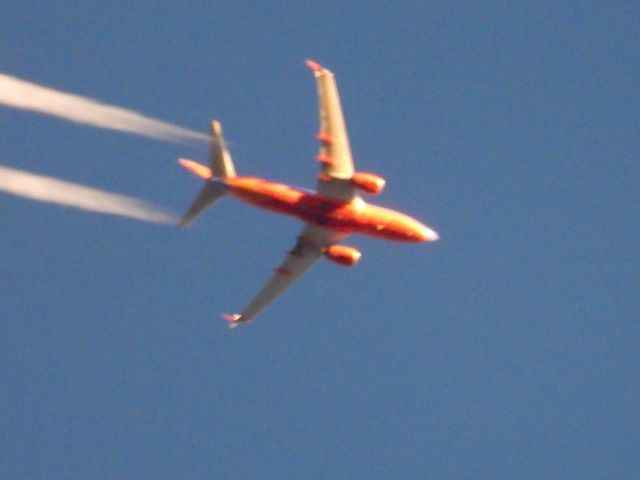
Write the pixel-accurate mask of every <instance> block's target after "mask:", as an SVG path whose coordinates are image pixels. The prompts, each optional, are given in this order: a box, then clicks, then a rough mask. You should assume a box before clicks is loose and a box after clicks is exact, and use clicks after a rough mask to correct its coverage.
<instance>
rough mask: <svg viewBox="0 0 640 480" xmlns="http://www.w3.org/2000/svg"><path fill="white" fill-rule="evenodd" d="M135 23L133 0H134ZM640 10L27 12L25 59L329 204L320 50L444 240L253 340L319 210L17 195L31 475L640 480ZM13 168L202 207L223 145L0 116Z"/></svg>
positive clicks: (3, 200) (4, 396)
mask: <svg viewBox="0 0 640 480" xmlns="http://www.w3.org/2000/svg"><path fill="white" fill-rule="evenodd" d="M118 4H120V5H118ZM639 26H640V7H639V6H638V4H637V3H636V2H623V1H612V2H590V1H585V2H579V3H578V2H560V4H558V3H557V2H493V3H491V4H484V3H483V4H479V3H476V2H399V3H395V4H394V5H392V4H391V3H388V4H380V5H378V6H375V5H372V4H370V3H369V2H351V3H349V4H348V5H345V4H342V3H339V2H300V3H295V4H294V3H293V2H291V3H288V2H281V3H279V4H276V5H274V6H264V5H263V4H262V3H258V2H256V3H253V2H215V3H213V4H212V2H190V3H189V5H188V6H185V5H184V4H183V3H182V2H169V3H168V4H167V5H164V6H160V5H158V4H157V3H156V2H136V4H135V6H130V5H128V4H127V3H125V2H108V4H107V3H105V4H104V5H98V6H96V5H90V4H82V5H80V4H78V3H77V2H29V4H28V5H27V4H22V3H17V2H16V3H15V4H14V5H12V6H9V7H5V8H4V9H3V15H2V16H0V31H2V35H0V52H2V55H1V58H2V61H1V63H0V65H1V67H0V71H2V72H4V73H8V74H11V75H15V76H18V77H21V78H25V79H29V80H31V81H33V82H37V83H41V84H44V85H47V86H50V87H54V88H58V89H61V90H65V91H69V92H74V93H77V94H80V95H85V96H89V97H93V98H97V99H100V100H103V101H105V102H108V103H112V104H116V105H121V106H126V107H128V108H132V109H135V110H138V111H141V112H144V113H145V114H147V115H150V116H153V117H157V118H160V119H163V120H167V121H171V122H175V123H177V124H180V125H183V126H186V127H188V128H193V129H197V130H202V131H205V130H206V128H207V125H208V122H209V120H210V119H211V118H218V119H220V120H221V121H222V122H223V125H224V128H225V133H226V136H227V138H228V140H229V142H230V143H232V152H233V155H234V158H235V161H236V167H237V169H238V171H239V172H240V173H244V174H250V175H259V176H264V177H267V178H272V179H277V180H281V181H285V182H288V183H292V184H295V185H299V186H303V187H312V186H313V185H314V180H315V175H316V169H317V166H316V164H315V162H314V160H313V157H314V155H315V153H316V143H315V140H314V138H313V136H314V134H315V132H316V130H317V112H316V97H315V87H314V81H313V77H312V75H311V74H310V72H309V71H308V70H307V69H306V68H305V66H304V64H303V60H304V59H305V58H314V59H317V60H318V61H320V62H322V63H323V64H325V65H327V66H328V67H329V68H331V69H332V70H333V71H334V72H335V73H336V75H337V79H338V84H339V87H340V91H341V95H342V100H343V106H344V110H345V114H346V120H347V123H348V127H349V132H350V136H351V144H352V149H353V152H354V157H355V161H356V166H357V167H359V168H361V169H362V170H370V171H375V172H378V173H380V174H382V175H383V176H385V177H386V178H387V188H386V190H385V192H384V193H383V194H382V195H381V196H380V198H379V199H376V200H377V201H379V203H381V204H383V205H386V206H391V207H395V208H399V209H402V210H404V211H407V212H409V213H411V214H412V215H414V216H416V217H418V218H420V219H422V220H424V221H425V222H427V223H429V224H430V225H433V226H434V228H436V229H437V230H438V232H439V233H440V235H441V240H440V241H439V242H438V243H436V244H432V245H395V244H387V243H385V242H381V241H377V240H374V239H367V238H358V237H353V238H350V239H348V240H347V241H346V243H347V244H348V245H353V246H355V247H357V248H358V249H361V250H362V252H363V258H362V261H361V263H360V265H358V266H357V267H355V268H353V269H351V270H348V269H344V268H340V267H338V266H335V265H333V264H329V263H328V262H323V263H321V264H320V265H318V266H317V267H316V268H315V269H314V270H313V271H311V272H310V273H309V274H308V275H307V276H306V277H305V278H304V279H303V280H302V281H301V282H300V283H299V284H298V285H296V286H295V287H294V289H293V290H291V291H290V292H289V293H288V294H286V295H285V296H284V297H283V298H282V299H280V300H279V301H278V302H277V303H276V304H274V305H273V306H272V307H271V308H270V309H269V310H268V311H267V312H265V314H263V315H262V316H261V317H260V318H259V319H258V320H256V321H255V322H254V323H253V324H251V325H250V326H248V327H247V328H238V329H236V330H234V331H229V330H228V329H227V327H226V325H225V323H224V322H223V321H221V320H220V319H219V314H220V313H221V312H224V311H235V310H236V309H238V308H239V307H241V306H242V305H244V303H245V302H246V301H247V300H248V299H249V298H250V297H251V296H252V295H253V294H254V293H255V292H256V291H257V289H258V288H259V287H260V286H261V284H262V283H263V282H264V281H265V280H266V279H267V278H268V276H269V275H270V269H271V268H272V267H274V266H276V265H278V264H279V263H280V261H281V259H282V256H283V255H284V252H285V251H286V250H287V249H288V248H289V247H290V246H291V245H292V244H293V242H294V237H295V235H296V234H297V232H298V229H299V228H300V227H299V225H298V224H297V223H296V222H295V221H294V220H292V219H289V218H284V217H278V216H275V215H272V214H268V213H264V212H260V211H257V210H253V209H251V208H249V207H246V206H244V205H241V204H238V203H235V202H233V201H232V200H224V201H222V202H221V203H220V204H219V206H216V207H215V208H214V209H212V210H211V211H210V212H208V213H207V214H206V215H205V216H204V217H203V218H201V219H200V220H199V221H198V223H197V224H196V225H194V226H193V227H192V228H190V229H188V230H186V231H182V230H177V229H173V228H168V227H161V226H156V225H150V224H145V223H138V222H135V221H132V220H127V219H121V218H116V217H106V216H100V215H95V214H89V213H84V212H79V211H75V210H69V209H62V208H58V207H54V206H50V205H45V204H40V203H34V202H30V201H27V200H23V199H20V198H16V197H10V196H7V195H2V196H0V209H1V210H0V211H1V213H0V246H1V248H0V265H2V276H0V322H1V323H0V325H1V329H2V335H0V351H1V352H2V353H1V354H0V355H1V356H0V358H1V360H0V368H1V369H2V370H1V374H0V389H1V390H0V415H1V416H0V422H1V424H2V428H1V429H0V431H1V432H2V437H1V438H2V441H1V443H2V448H1V449H0V459H1V461H0V476H2V477H3V478H70V479H71V478H260V479H271V478H273V479H276V478H277V479H280V478H456V479H459V478H474V479H478V478H487V479H488V478H532V479H534V478H535V479H538V478H584V479H591V478H594V479H595V478H616V479H632V478H638V475H640V461H639V460H638V455H637V450H638V446H639V444H640V438H639V437H640V435H639V434H638V425H639V422H640V410H639V407H638V405H639V404H640V403H639V400H640V399H639V398H638V364H639V360H640V358H639V354H638V341H639V340H640V335H639V334H640V329H639V327H638V322H637V320H638V312H639V311H640V301H639V300H638V283H639V282H638V281H639V280H640V279H639V278H638V269H639V266H640V265H639V262H638V251H637V245H638V240H640V235H639V233H640V232H639V228H638V205H639V201H640V195H639V193H638V191H639V187H640V185H639V178H638V177H639V175H638V174H639V169H638V164H637V161H638V157H639V154H640V147H639V144H638V124H639V123H640V109H639V107H640V105H639V99H640V91H639V88H638V77H639V76H640V60H639V58H638V44H639V40H640V39H639V33H638V32H640V28H639ZM0 123H1V125H2V132H1V134H0V135H1V137H0V138H1V139H2V141H1V142H0V155H1V156H2V159H3V160H2V161H0V163H1V164H3V165H6V166H11V167H14V168H20V169H25V170H30V171H33V172H37V173H42V174H46V175H52V176H55V177H59V178H63V179H65V180H70V181H74V182H79V183H84V184H88V185H93V186H96V187H99V188H104V189H107V190H111V191H116V192H121V193H125V194H128V195H133V196H136V197H140V198H143V199H145V200H148V201H151V202H154V203H155V204H158V205H162V206H164V207H167V208H168V209H170V210H172V211H174V212H176V213H179V212H181V211H182V210H183V209H184V208H186V206H187V205H188V204H189V202H190V201H191V199H192V197H193V196H194V195H195V193H196V191H197V190H198V188H199V183H198V181H197V180H196V179H194V178H193V177H192V176H190V175H189V174H188V173H186V172H184V171H182V170H181V169H180V168H179V166H177V164H176V162H175V160H176V158H178V157H179V156H190V157H193V158H196V159H200V160H203V159H205V158H206V152H205V151H204V150H203V151H200V150H198V149H189V148H186V147H180V146H175V145H166V144H162V143H158V142H154V141H151V140H148V139H143V138H137V137H134V136H129V135H125V134H119V133H114V132H109V131H104V130H95V129H90V128H86V127H80V126H77V125H74V124H70V123H65V122H62V121H59V120H54V119H51V118H46V117H41V116H37V115H34V114H31V113H26V112H18V111H14V110H9V109H4V108H3V109H0Z"/></svg>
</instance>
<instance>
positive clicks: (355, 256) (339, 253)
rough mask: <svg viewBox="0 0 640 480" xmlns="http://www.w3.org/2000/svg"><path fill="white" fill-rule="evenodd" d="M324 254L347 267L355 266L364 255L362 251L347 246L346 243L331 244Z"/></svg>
mask: <svg viewBox="0 0 640 480" xmlns="http://www.w3.org/2000/svg"><path fill="white" fill-rule="evenodd" d="M324 255H325V256H326V257H327V258H328V259H329V260H331V261H332V262H335V263H337V264H338V265H343V266H345V267H353V266H354V265H355V264H356V263H358V261H359V260H360V257H361V256H362V254H361V253H360V251H358V250H356V249H355V248H353V247H347V246H345V245H331V246H330V247H329V248H327V250H326V251H325V252H324Z"/></svg>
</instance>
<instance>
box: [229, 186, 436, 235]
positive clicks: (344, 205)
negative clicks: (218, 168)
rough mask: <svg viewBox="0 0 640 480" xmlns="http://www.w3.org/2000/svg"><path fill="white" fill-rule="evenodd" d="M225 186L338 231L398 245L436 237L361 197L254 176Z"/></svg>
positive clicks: (236, 193) (252, 201)
mask: <svg viewBox="0 0 640 480" xmlns="http://www.w3.org/2000/svg"><path fill="white" fill-rule="evenodd" d="M225 183H226V185H227V187H228V189H229V193H230V194H231V195H233V196H234V197H236V198H238V199H240V200H242V201H244V202H246V203H249V204H251V205H254V206H256V207H259V208H263V209H265V210H270V211H273V212H277V213H281V214H285V215H290V216H294V217H297V218H299V219H301V220H303V221H305V222H310V223H313V224H315V225H319V226H322V227H325V228H329V229H331V230H335V231H339V232H344V233H348V234H351V233H360V234H363V235H369V236H372V237H378V238H383V239H386V240H394V241H398V242H425V241H429V240H434V235H436V234H435V232H433V230H431V229H429V228H428V227H427V226H426V225H423V224H422V223H420V222H419V221H417V220H415V219H414V218H411V217H409V216H408V215H405V214H403V213H400V212H397V211H394V210H390V209H387V208H383V207H379V206H377V205H371V204H368V203H365V202H364V200H362V199H361V198H360V197H355V198H354V199H353V200H350V201H341V200H336V199H333V198H327V197H323V196H321V195H318V194H316V193H313V192H308V191H305V190H302V189H298V188H294V187H291V186H289V185H285V184H282V183H276V182H271V181H269V180H264V179H261V178H254V177H233V178H228V179H226V180H225ZM436 238H437V237H436Z"/></svg>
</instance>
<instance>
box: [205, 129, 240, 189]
mask: <svg viewBox="0 0 640 480" xmlns="http://www.w3.org/2000/svg"><path fill="white" fill-rule="evenodd" d="M211 136H212V141H211V150H210V152H209V165H210V166H211V169H212V170H213V171H214V172H215V173H214V175H216V176H219V177H220V178H233V177H235V176H236V169H235V167H234V165H233V159H232V158H231V153H229V150H228V149H227V146H226V145H225V143H224V137H223V136H222V125H220V122H219V121H218V120H214V121H212V122H211Z"/></svg>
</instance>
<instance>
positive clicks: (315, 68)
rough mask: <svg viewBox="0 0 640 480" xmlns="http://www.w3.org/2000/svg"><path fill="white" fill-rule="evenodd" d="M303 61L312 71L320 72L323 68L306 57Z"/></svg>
mask: <svg viewBox="0 0 640 480" xmlns="http://www.w3.org/2000/svg"><path fill="white" fill-rule="evenodd" d="M304 63H306V64H307V67H309V68H310V69H311V70H312V71H313V72H314V73H322V71H323V70H324V68H323V67H322V65H320V64H319V63H318V62H316V61H315V60H311V59H307V60H305V61H304Z"/></svg>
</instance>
